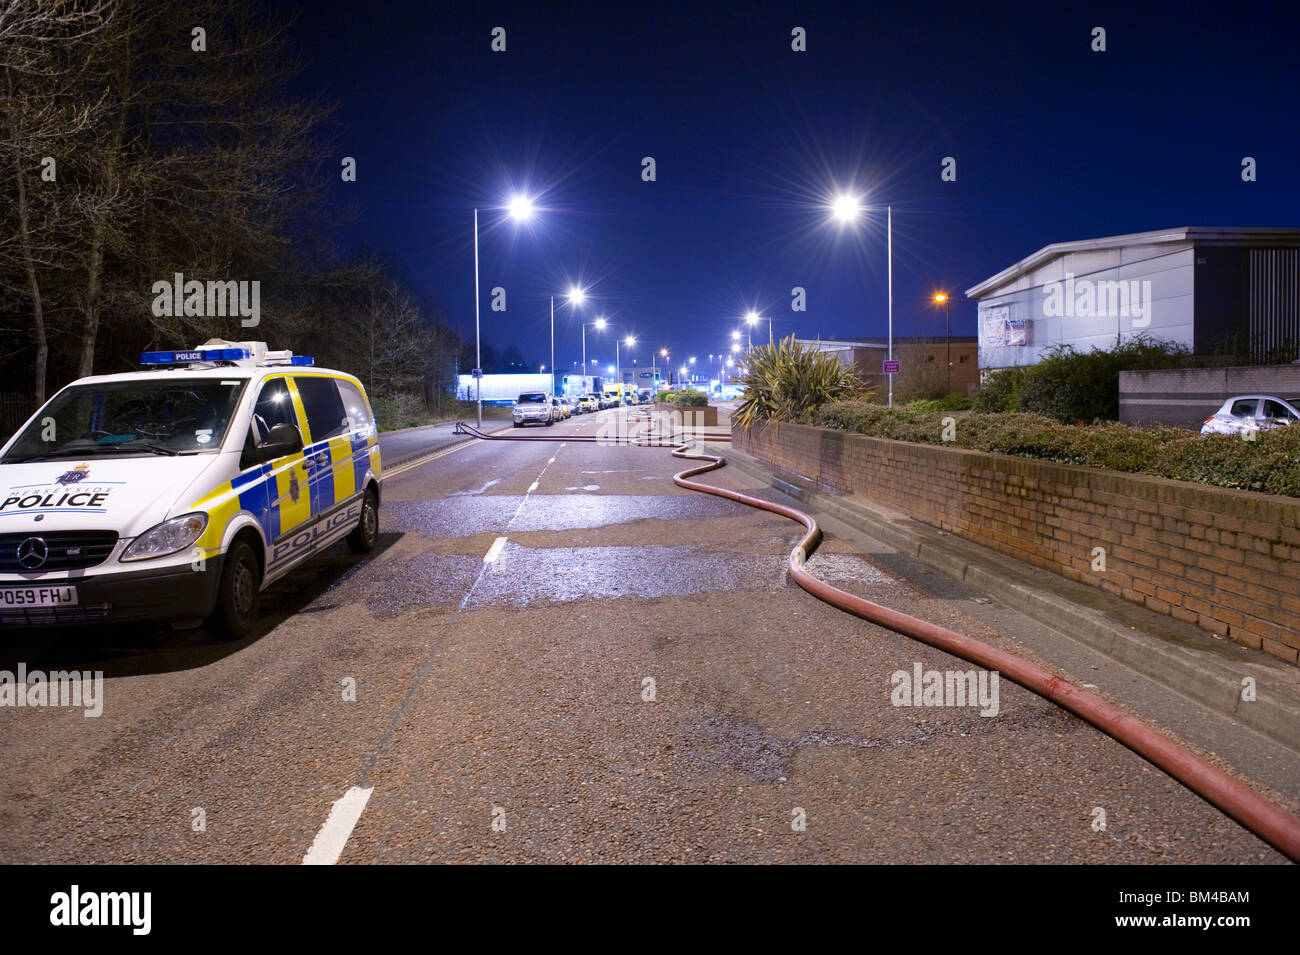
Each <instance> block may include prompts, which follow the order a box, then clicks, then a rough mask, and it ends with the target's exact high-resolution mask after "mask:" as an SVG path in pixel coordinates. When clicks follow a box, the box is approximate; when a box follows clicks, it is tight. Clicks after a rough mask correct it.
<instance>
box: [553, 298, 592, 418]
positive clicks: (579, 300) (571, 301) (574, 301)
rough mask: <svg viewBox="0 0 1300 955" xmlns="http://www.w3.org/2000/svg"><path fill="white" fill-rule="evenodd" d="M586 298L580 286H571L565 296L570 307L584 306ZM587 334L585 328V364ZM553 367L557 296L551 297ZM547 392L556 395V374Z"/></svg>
mask: <svg viewBox="0 0 1300 955" xmlns="http://www.w3.org/2000/svg"><path fill="white" fill-rule="evenodd" d="M586 297H587V293H586V292H584V291H583V290H582V289H580V288H578V286H576V285H571V286H569V294H568V295H566V296H565V298H567V299H568V300H569V304H570V305H581V304H582V300H583V299H585V298H586ZM586 333H587V330H586V329H585V328H584V329H583V336H584V337H583V349H582V354H583V361H584V363H585V361H586V354H587V348H586ZM551 367H552V368H554V367H555V296H554V295H552V296H551ZM547 391H548V392H549V393H550V394H551V395H554V394H555V375H554V373H552V375H551V387H550V388H548V389H547Z"/></svg>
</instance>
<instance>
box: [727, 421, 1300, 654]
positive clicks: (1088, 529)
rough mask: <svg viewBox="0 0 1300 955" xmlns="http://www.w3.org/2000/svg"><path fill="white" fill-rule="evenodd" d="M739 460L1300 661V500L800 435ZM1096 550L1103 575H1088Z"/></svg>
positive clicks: (766, 436)
mask: <svg viewBox="0 0 1300 955" xmlns="http://www.w3.org/2000/svg"><path fill="white" fill-rule="evenodd" d="M732 441H733V443H734V445H735V446H736V447H737V448H739V449H740V450H741V451H744V452H746V453H748V454H751V455H753V456H755V457H757V458H760V459H762V460H764V461H767V462H769V463H770V464H773V465H774V466H776V467H778V468H781V469H784V470H787V471H791V472H793V473H795V474H798V475H800V476H802V477H804V478H807V479H809V480H812V481H815V482H817V483H818V484H821V485H822V486H824V487H828V488H833V489H836V490H842V491H848V492H850V493H856V494H861V495H863V496H864V497H866V498H869V499H871V500H876V501H879V502H881V503H882V504H885V505H887V506H889V507H892V508H894V509H895V510H898V511H902V512H903V513H905V514H907V515H909V516H910V517H913V518H915V519H917V520H919V521H922V522H924V523H926V524H930V525H932V526H934V527H938V528H941V529H943V530H945V531H948V532H950V533H953V534H957V535H959V536H961V537H964V538H966V539H968V540H972V541H975V542H977V543H980V544H983V545H985V546H987V547H991V548H993V549H994V550H998V551H1001V552H1002V553H1004V554H1009V555H1010V556H1012V557H1016V558H1019V559H1020V560H1023V561H1025V562H1027V563H1030V564H1034V565H1035V566H1038V567H1044V568H1046V569H1048V570H1051V571H1054V572H1056V573H1058V574H1061V575H1063V576H1065V577H1069V578H1070V579H1071V580H1077V581H1081V582H1083V583H1088V584H1092V585H1095V586H1098V587H1101V588H1103V589H1104V590H1108V591H1110V592H1111V593H1113V594H1117V595H1119V596H1121V597H1125V598H1127V599H1129V600H1132V601H1134V602H1135V603H1141V604H1145V605H1146V606H1147V607H1149V608H1151V609H1152V610H1155V611H1158V612H1160V613H1165V614H1169V615H1170V616H1173V617H1177V618H1178V619H1179V620H1185V621H1187V622H1189V623H1194V624H1197V625H1198V626H1200V627H1203V628H1204V629H1206V630H1212V631H1214V632H1215V633H1218V634H1221V635H1224V636H1227V637H1230V638H1231V639H1233V640H1235V641H1237V642H1238V643H1241V644H1243V645H1245V646H1248V647H1253V648H1255V649H1262V650H1264V651H1266V652H1268V653H1271V654H1273V655H1274V656H1277V657H1280V658H1282V659H1283V660H1287V661H1289V662H1290V663H1293V664H1294V663H1297V652H1300V500H1297V499H1296V498H1290V497H1279V496H1275V495H1269V494H1254V493H1250V492H1246V491H1235V490H1230V489H1227V488H1214V487H1204V486H1202V485H1199V484H1191V483H1187V482H1183V481H1169V480H1165V479H1162V478H1153V477H1147V476H1144V475H1134V474H1121V473H1118V472H1114V471H1094V470H1091V469H1088V468H1080V467H1072V466H1070V465H1064V464H1052V463H1049V462H1043V461H1034V460H1030V459H1027V458H1017V457H1012V456H1010V455H1001V454H986V453H984V452H981V451H966V450H962V449H958V448H946V447H942V446H937V445H923V444H910V443H907V442H904V441H889V440H885V439H882V438H870V437H867V436H865V435H860V434H849V433H846V432H841V431H832V430H829V429H824V428H812V427H807V426H804V425H796V424H780V425H768V426H766V427H763V428H759V429H755V430H754V431H751V432H744V431H742V430H741V429H739V428H737V429H736V430H735V431H734V432H733V434H732ZM1095 547H1102V548H1104V549H1105V552H1106V554H1105V559H1106V570H1105V572H1098V571H1094V570H1093V569H1092V563H1093V556H1092V550H1093V548H1095Z"/></svg>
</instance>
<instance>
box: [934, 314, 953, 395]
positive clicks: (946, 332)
mask: <svg viewBox="0 0 1300 955" xmlns="http://www.w3.org/2000/svg"><path fill="white" fill-rule="evenodd" d="M934 300H935V302H936V303H938V304H939V305H942V306H943V340H944V344H945V345H946V346H947V347H946V350H947V353H948V354H947V357H946V358H945V360H946V361H947V363H948V391H949V393H951V392H952V319H951V316H950V309H951V307H952V303H951V302H950V301H948V293H947V292H936V293H935V295H934Z"/></svg>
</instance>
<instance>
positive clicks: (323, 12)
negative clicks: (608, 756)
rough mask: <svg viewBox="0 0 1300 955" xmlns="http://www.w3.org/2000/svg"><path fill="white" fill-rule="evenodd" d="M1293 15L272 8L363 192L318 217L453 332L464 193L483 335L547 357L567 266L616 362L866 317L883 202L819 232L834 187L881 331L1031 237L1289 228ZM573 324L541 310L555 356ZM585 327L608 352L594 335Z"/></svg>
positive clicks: (469, 274) (876, 220) (957, 303)
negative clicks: (294, 13)
mask: <svg viewBox="0 0 1300 955" xmlns="http://www.w3.org/2000/svg"><path fill="white" fill-rule="evenodd" d="M496 26H501V27H504V28H505V29H506V31H507V47H508V49H507V52H505V53H493V52H492V51H491V49H490V42H491V30H492V28H493V27H496ZM795 26H802V27H805V28H806V29H807V36H808V51H807V52H805V53H795V52H792V51H791V48H790V41H791V36H790V31H791V28H792V27H795ZM1095 26H1101V27H1104V28H1105V29H1106V31H1107V47H1108V49H1107V52H1105V53H1093V52H1092V51H1091V50H1090V42H1091V37H1090V35H1091V30H1092V28H1093V27H1095ZM1298 26H1300V14H1297V13H1295V12H1294V5H1291V4H1281V3H1279V4H1275V5H1268V4H1263V5H1259V6H1253V5H1250V4H1244V3H1237V4H1233V5H1231V6H1230V7H1229V6H1225V5H1223V4H1214V5H1205V6H1200V5H1197V4H1194V3H1193V4H1188V3H1177V4H1172V3H1171V4H1159V5H1157V4H1148V5H1144V6H1142V7H1141V8H1140V9H1138V10H1131V9H1130V10H1126V9H1124V8H1123V7H1115V8H1110V7H1105V6H1101V5H1096V4H1034V5H1027V6H1010V5H996V4H994V5H989V4H956V5H951V6H945V5H942V4H933V3H908V4H898V5H894V6H892V7H889V8H881V9H873V8H872V7H871V6H869V5H865V4H860V3H852V4H834V3H814V4H763V3H758V4H752V5H749V4H746V5H736V6H735V7H734V9H732V10H730V11H729V12H728V11H727V8H726V7H724V6H722V5H712V4H701V5H698V6H673V5H670V4H665V3H660V2H657V0H651V2H644V3H639V4H632V3H627V4H624V3H606V4H590V5H588V4H576V3H566V4H545V3H529V4H517V5H516V4H461V3H455V4H452V3H429V2H423V3H409V4H405V3H374V4H368V5H367V4H356V3H336V2H333V0H326V2H320V3H313V4H310V5H308V6H306V7H304V8H303V10H302V12H301V14H300V17H299V20H298V23H297V25H296V27H295V29H294V36H295V38H296V40H297V42H298V44H299V47H300V50H301V52H302V54H303V56H304V58H305V60H306V61H307V72H306V75H305V76H304V77H303V78H302V81H301V84H300V86H301V89H302V90H304V91H311V92H315V93H318V94H321V95H323V96H325V97H326V98H328V99H332V100H334V101H336V102H337V103H338V104H339V113H338V119H339V122H340V126H339V134H340V135H339V144H340V155H353V156H355V157H356V158H357V162H358V172H359V181H358V182H357V183H354V184H344V183H341V182H340V183H338V184H337V185H336V186H335V192H336V194H337V197H338V199H339V200H340V201H350V202H353V203H355V204H356V205H357V207H358V208H359V209H360V212H361V221H360V223H359V224H358V225H356V226H352V227H348V230H347V232H346V233H345V234H343V235H341V236H340V241H341V243H342V244H343V245H344V246H346V247H368V248H373V249H375V250H378V251H381V252H383V253H385V254H387V255H388V256H390V257H391V258H393V259H394V260H395V261H397V262H399V263H401V264H402V265H403V266H404V267H405V268H406V269H407V270H408V272H409V276H410V278H411V280H412V282H413V284H414V285H415V287H416V289H417V290H418V292H419V293H420V294H421V295H422V296H424V297H426V298H427V299H428V300H430V301H434V302H436V303H437V304H438V305H440V306H441V307H442V308H443V309H444V310H445V311H446V312H447V313H448V315H449V317H450V318H451V320H452V322H453V324H455V325H456V326H457V327H458V328H460V329H461V330H462V331H464V332H466V333H468V334H472V333H473V308H474V300H473V253H472V242H471V224H472V209H473V208H474V206H475V205H476V204H477V205H478V206H479V207H480V209H481V212H480V253H481V257H482V258H481V265H480V268H481V285H482V289H483V295H484V300H483V306H482V308H483V311H482V317H483V335H484V339H485V340H486V341H491V342H493V343H494V344H496V345H498V346H503V345H507V344H511V343H514V344H517V345H519V346H520V347H521V348H522V349H523V350H524V352H525V354H526V355H527V356H528V357H529V358H530V359H533V360H536V361H541V362H547V361H549V358H548V355H549V347H550V346H549V337H548V295H549V294H550V293H551V292H552V291H556V292H559V291H562V290H564V289H565V288H566V287H567V286H568V285H569V284H570V282H573V281H581V282H582V283H583V284H585V285H587V286H588V287H589V288H590V290H591V294H592V296H593V299H592V300H590V301H589V303H588V304H587V305H586V306H584V308H583V309H582V311H581V312H580V314H581V315H582V316H584V317H585V319H586V320H590V319H591V317H593V316H594V315H595V314H596V312H597V311H600V312H604V313H606V314H608V315H609V316H610V317H611V319H612V320H613V321H615V322H617V323H619V325H620V326H621V334H627V333H629V332H631V333H635V334H636V335H637V337H638V339H639V340H640V341H641V342H642V343H644V344H643V345H642V346H641V347H639V348H638V349H637V354H638V356H639V357H640V358H641V360H643V361H644V360H648V354H649V352H648V347H649V346H654V347H656V348H658V347H660V346H667V347H668V348H669V349H670V350H671V351H672V353H673V355H674V360H676V358H677V357H678V356H685V355H690V354H695V355H697V356H700V359H701V361H703V360H704V359H703V356H704V355H706V354H707V353H709V352H717V351H719V350H721V348H722V347H723V346H724V344H725V343H726V341H727V339H728V335H729V333H730V331H731V329H733V328H735V327H737V325H738V324H739V323H738V319H739V316H741V315H743V314H744V312H745V311H746V310H747V309H748V308H750V307H758V308H759V309H761V310H763V311H764V312H765V313H770V314H771V315H773V316H774V319H775V327H776V330H777V332H778V334H782V333H784V334H789V333H790V332H796V333H798V334H799V335H800V336H801V337H811V336H814V335H817V334H819V333H820V334H821V335H823V336H829V335H834V336H837V337H841V338H847V337H855V336H857V337H866V336H877V335H883V334H884V332H885V327H886V310H885V302H886V286H885V263H886V254H885V231H884V221H885V220H884V212H883V208H882V209H881V211H879V212H875V211H872V212H869V213H868V214H867V215H866V216H865V217H864V219H863V221H862V223H861V224H860V226H859V227H858V230H857V232H856V233H854V232H853V231H852V230H849V231H842V230H840V229H838V228H837V227H836V226H835V225H833V224H831V223H830V222H828V220H827V216H826V212H825V210H824V207H823V205H822V203H823V200H824V199H825V198H826V197H828V196H829V195H831V194H832V193H833V192H834V191H835V190H836V189H837V188H840V187H852V188H855V189H856V191H858V192H859V193H862V194H864V195H865V196H866V200H867V201H868V202H871V203H880V204H882V205H883V204H884V203H892V204H893V206H894V296H895V298H894V318H895V334H896V335H926V334H937V335H942V334H943V313H942V311H941V310H939V309H938V308H936V307H935V306H933V305H932V304H930V296H931V295H932V293H933V291H934V290H935V289H937V288H944V289H946V290H949V291H950V292H952V293H953V294H954V300H953V316H952V317H953V332H954V334H974V331H975V307H974V304H973V303H972V302H970V301H968V300H967V299H966V298H965V297H964V295H962V294H961V293H962V291H963V290H964V289H966V288H968V287H970V286H971V285H974V284H975V283H976V282H978V281H980V280H982V279H984V278H987V277H988V276H990V275H992V274H993V273H995V272H997V271H999V270H1001V269H1002V268H1005V267H1006V266H1008V265H1010V264H1012V263H1013V262H1014V261H1016V260H1018V259H1020V258H1022V257H1023V256H1025V255H1028V254H1029V253H1031V252H1033V251H1035V250H1036V249H1038V248H1040V247H1042V246H1043V245H1046V244H1048V243H1050V242H1055V241H1066V240H1072V239H1082V238H1089V237H1094V236H1102V235H1112V234H1120V233H1126V232H1139V231H1144V230H1148V229H1159V228H1166V227H1173V226H1182V225H1223V226H1248V225H1249V226H1296V225H1300V215H1298V213H1300V203H1298V202H1297V198H1298V196H1300V191H1298V185H1297V179H1298V177H1300V134H1298V133H1297V129H1296V124H1297V109H1296V96H1297V89H1300V84H1298V83H1297V70H1296V68H1295V64H1296V63H1297V62H1298V61H1300V57H1297V56H1296V53H1295V44H1296V36H1297V27H1298ZM644 156H653V157H654V158H655V160H656V163H657V174H658V181H657V182H654V183H646V182H642V181H641V175H640V174H641V159H642V157H644ZM945 156H953V157H955V158H956V160H957V181H956V182H955V183H945V182H941V181H940V178H939V173H940V161H941V159H942V158H943V157H945ZM1243 156H1253V157H1255V159H1256V160H1257V161H1258V176H1259V180H1258V181H1257V182H1255V183H1243V182H1242V181H1241V178H1240V163H1241V159H1242V157H1243ZM516 190H521V191H525V192H528V193H529V194H531V195H534V196H537V197H538V202H539V204H540V206H541V209H540V211H539V214H538V216H537V218H536V220H535V221H534V223H533V224H532V225H531V226H530V227H525V228H523V229H520V228H518V227H516V226H515V225H514V224H513V223H512V222H509V221H507V220H505V219H504V218H503V215H502V213H501V212H500V210H499V206H500V205H501V204H502V203H503V202H504V201H505V200H506V199H507V198H508V196H509V195H510V194H511V193H512V192H514V191H516ZM498 285H499V286H503V287H505V288H506V290H507V304H508V310H507V312H505V313H504V314H501V313H494V312H492V311H491V310H490V309H489V308H488V297H487V296H488V293H489V290H490V289H491V288H492V287H494V286H498ZM794 286H802V287H804V288H805V289H806V290H807V305H808V307H807V311H806V312H793V311H791V308H790V303H791V295H790V290H791V288H792V287H794ZM577 321H578V319H575V318H574V317H573V313H572V312H571V310H570V309H569V308H567V307H565V308H563V309H557V318H556V364H557V365H558V366H559V367H560V369H562V370H563V369H565V368H567V367H569V366H570V362H572V361H573V360H575V359H577V358H578V357H579V347H580V342H579V334H578V325H577ZM587 350H588V358H592V357H596V358H600V359H601V361H602V364H603V363H607V362H612V360H613V353H612V345H611V344H610V340H609V333H605V334H604V335H603V336H601V335H597V334H594V333H592V334H588V336H587ZM607 352H608V354H606V353H607Z"/></svg>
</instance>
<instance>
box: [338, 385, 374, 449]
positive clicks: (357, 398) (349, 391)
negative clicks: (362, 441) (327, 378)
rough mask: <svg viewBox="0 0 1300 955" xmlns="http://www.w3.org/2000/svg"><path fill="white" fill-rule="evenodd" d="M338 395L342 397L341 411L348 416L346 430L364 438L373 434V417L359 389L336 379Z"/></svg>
mask: <svg viewBox="0 0 1300 955" xmlns="http://www.w3.org/2000/svg"><path fill="white" fill-rule="evenodd" d="M338 385H339V394H341V395H342V396H343V410H344V411H345V412H346V413H347V416H348V430H349V431H360V432H361V433H362V435H363V436H364V437H369V436H370V435H372V434H374V433H375V417H374V415H372V414H371V413H370V407H369V406H368V405H367V404H366V399H365V398H364V397H363V396H362V394H361V389H360V388H358V387H357V386H356V385H354V384H352V382H350V381H348V380H346V379H344V378H340V379H338Z"/></svg>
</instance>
